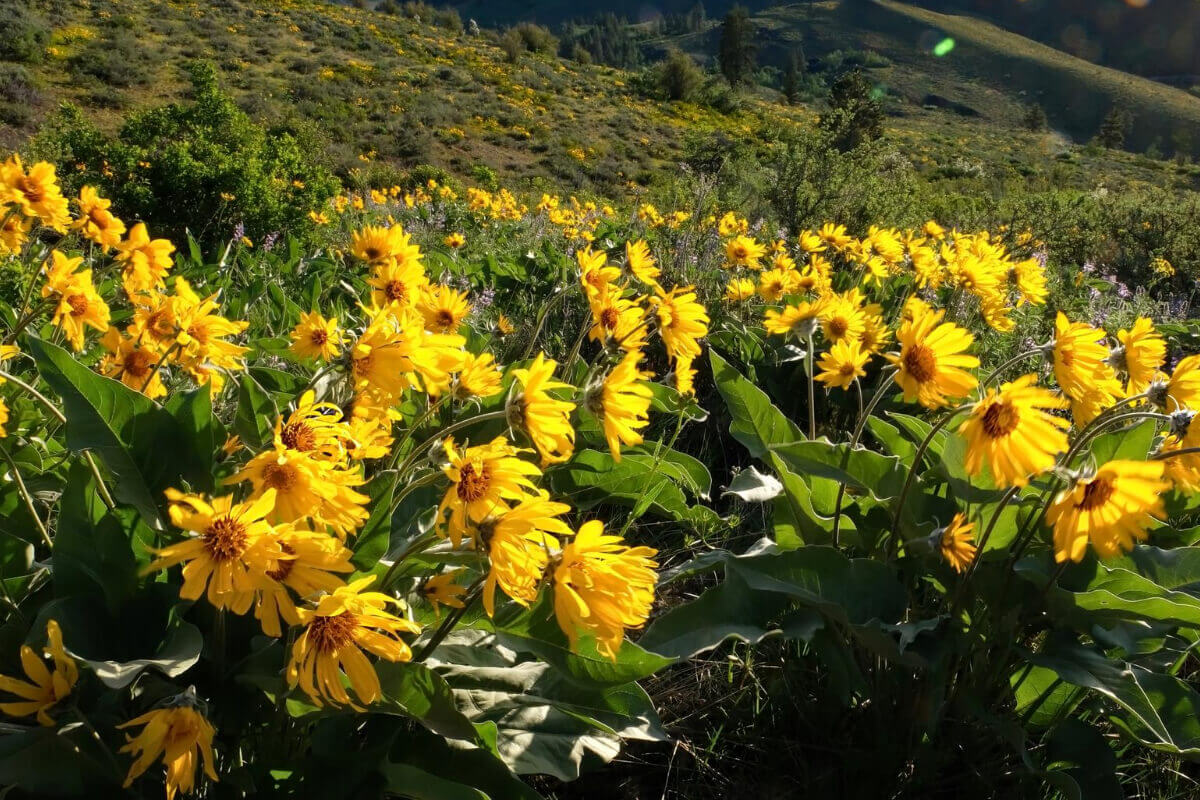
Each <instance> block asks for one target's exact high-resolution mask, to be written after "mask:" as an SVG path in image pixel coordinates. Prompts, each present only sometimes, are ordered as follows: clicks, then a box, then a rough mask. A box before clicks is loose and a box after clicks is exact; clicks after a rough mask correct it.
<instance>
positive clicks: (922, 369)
mask: <svg viewBox="0 0 1200 800" xmlns="http://www.w3.org/2000/svg"><path fill="white" fill-rule="evenodd" d="M904 369H905V371H907V372H908V374H909V375H912V377H913V379H914V380H916V381H917V382H918V383H928V382H929V381H931V380H933V378H934V376H935V375H937V359H936V358H935V357H934V355H933V351H932V350H930V349H929V348H928V347H926V346H925V345H923V344H914V345H913V346H912V347H910V348H909V349H908V352H907V353H905V354H904Z"/></svg>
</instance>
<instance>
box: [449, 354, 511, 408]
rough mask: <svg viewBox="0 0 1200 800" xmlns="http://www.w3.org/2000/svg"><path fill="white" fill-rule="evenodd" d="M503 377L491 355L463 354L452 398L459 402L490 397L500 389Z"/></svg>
mask: <svg viewBox="0 0 1200 800" xmlns="http://www.w3.org/2000/svg"><path fill="white" fill-rule="evenodd" d="M502 378H503V375H502V374H501V372H500V367H499V366H498V365H497V364H496V360H495V359H494V358H493V357H492V354H491V353H481V354H480V355H475V354H474V353H465V354H464V355H463V363H462V367H461V369H459V372H458V375H457V376H455V379H454V396H455V397H457V398H458V399H459V400H468V399H470V398H473V397H492V396H493V395H496V394H499V393H500V390H501V388H502Z"/></svg>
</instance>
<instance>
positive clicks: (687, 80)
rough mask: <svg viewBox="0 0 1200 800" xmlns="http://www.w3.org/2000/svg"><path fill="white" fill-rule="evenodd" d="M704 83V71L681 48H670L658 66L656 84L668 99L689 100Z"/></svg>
mask: <svg viewBox="0 0 1200 800" xmlns="http://www.w3.org/2000/svg"><path fill="white" fill-rule="evenodd" d="M703 83H704V73H702V72H701V71H700V68H699V67H698V66H696V62H695V61H694V60H693V59H692V57H691V56H689V55H688V54H687V53H684V52H683V51H681V50H672V51H671V52H670V53H669V54H668V55H667V59H666V61H664V62H663V63H662V64H661V65H660V66H659V78H658V84H659V86H660V87H661V88H662V92H663V94H664V95H666V97H667V99H668V100H690V99H691V98H692V97H693V96H694V95H695V94H696V92H697V91H698V90H699V89H700V86H701V84H703Z"/></svg>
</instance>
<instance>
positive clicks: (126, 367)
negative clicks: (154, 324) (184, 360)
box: [100, 328, 167, 398]
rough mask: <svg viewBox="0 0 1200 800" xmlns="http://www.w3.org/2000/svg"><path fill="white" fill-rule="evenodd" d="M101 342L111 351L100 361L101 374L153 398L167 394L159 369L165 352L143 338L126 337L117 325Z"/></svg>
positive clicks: (106, 333) (108, 331) (109, 330)
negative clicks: (148, 343)
mask: <svg viewBox="0 0 1200 800" xmlns="http://www.w3.org/2000/svg"><path fill="white" fill-rule="evenodd" d="M100 343H101V344H102V345H104V349H105V350H107V351H108V355H106V356H105V357H104V359H103V360H102V361H101V362H100V372H101V373H103V374H104V375H107V376H108V377H110V378H116V379H117V380H119V381H121V383H123V384H125V385H126V386H128V387H129V388H130V389H133V390H134V391H138V392H141V393H142V394H144V395H146V396H147V397H150V398H157V397H162V396H163V395H165V394H166V393H167V387H166V386H164V385H163V382H162V375H161V370H159V369H158V368H157V367H158V364H159V362H160V361H161V359H162V353H161V352H159V350H158V349H156V348H155V347H154V346H152V345H147V344H146V343H145V342H144V341H143V340H141V339H132V338H129V337H126V336H122V335H121V332H120V331H119V330H117V329H116V328H109V329H108V330H107V331H106V332H105V334H104V337H103V338H102V339H101V340H100Z"/></svg>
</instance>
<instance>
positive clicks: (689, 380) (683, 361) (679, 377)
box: [675, 356, 696, 397]
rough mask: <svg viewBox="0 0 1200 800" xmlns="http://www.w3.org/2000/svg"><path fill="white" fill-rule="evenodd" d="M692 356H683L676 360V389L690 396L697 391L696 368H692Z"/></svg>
mask: <svg viewBox="0 0 1200 800" xmlns="http://www.w3.org/2000/svg"><path fill="white" fill-rule="evenodd" d="M692 360H693V359H692V357H691V356H687V357H681V358H678V359H676V361H675V391H677V392H679V393H680V394H681V395H684V396H685V397H686V396H690V395H694V394H695V393H696V370H695V369H693V368H692Z"/></svg>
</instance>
